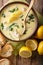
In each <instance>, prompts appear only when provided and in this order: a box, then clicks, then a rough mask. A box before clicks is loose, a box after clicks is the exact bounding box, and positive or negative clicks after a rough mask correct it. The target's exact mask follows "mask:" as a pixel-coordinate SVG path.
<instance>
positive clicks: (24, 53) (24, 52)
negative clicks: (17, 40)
mask: <svg viewBox="0 0 43 65" xmlns="http://www.w3.org/2000/svg"><path fill="white" fill-rule="evenodd" d="M19 55H20V56H21V57H23V58H29V57H31V56H32V52H31V50H30V49H29V48H28V47H25V46H23V47H21V48H20V51H19Z"/></svg>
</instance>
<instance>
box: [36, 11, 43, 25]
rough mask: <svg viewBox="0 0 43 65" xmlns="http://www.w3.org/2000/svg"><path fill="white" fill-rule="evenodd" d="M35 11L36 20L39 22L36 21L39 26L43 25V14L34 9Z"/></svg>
mask: <svg viewBox="0 0 43 65" xmlns="http://www.w3.org/2000/svg"><path fill="white" fill-rule="evenodd" d="M35 12H36V14H37V17H38V20H39V22H38V23H39V26H40V25H43V16H42V15H41V14H40V13H39V12H37V11H35Z"/></svg>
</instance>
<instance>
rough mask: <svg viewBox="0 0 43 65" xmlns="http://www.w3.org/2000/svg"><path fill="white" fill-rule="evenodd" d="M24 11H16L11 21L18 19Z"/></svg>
mask: <svg viewBox="0 0 43 65" xmlns="http://www.w3.org/2000/svg"><path fill="white" fill-rule="evenodd" d="M22 13H23V12H22V11H21V10H18V11H16V12H14V13H13V14H12V15H11V16H10V18H9V22H13V21H15V20H17V19H18V17H19V16H20V15H21V14H22Z"/></svg>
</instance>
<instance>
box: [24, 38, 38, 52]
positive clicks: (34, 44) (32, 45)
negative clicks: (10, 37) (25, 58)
mask: <svg viewBox="0 0 43 65" xmlns="http://www.w3.org/2000/svg"><path fill="white" fill-rule="evenodd" d="M37 44H38V42H37V41H36V40H31V39H29V40H27V41H26V43H25V45H26V46H27V47H29V48H30V49H31V50H32V51H35V50H36V49H37Z"/></svg>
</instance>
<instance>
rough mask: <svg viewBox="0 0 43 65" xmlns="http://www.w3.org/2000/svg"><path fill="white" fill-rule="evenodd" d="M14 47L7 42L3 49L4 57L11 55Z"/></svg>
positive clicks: (2, 54)
mask: <svg viewBox="0 0 43 65" xmlns="http://www.w3.org/2000/svg"><path fill="white" fill-rule="evenodd" d="M12 51H13V48H12V46H11V45H10V44H6V45H5V46H4V47H3V48H2V51H1V56H2V57H9V56H11V55H12Z"/></svg>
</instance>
